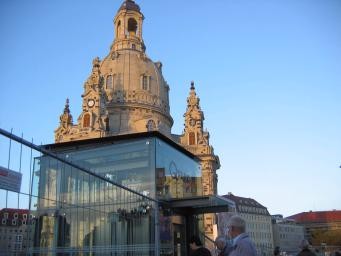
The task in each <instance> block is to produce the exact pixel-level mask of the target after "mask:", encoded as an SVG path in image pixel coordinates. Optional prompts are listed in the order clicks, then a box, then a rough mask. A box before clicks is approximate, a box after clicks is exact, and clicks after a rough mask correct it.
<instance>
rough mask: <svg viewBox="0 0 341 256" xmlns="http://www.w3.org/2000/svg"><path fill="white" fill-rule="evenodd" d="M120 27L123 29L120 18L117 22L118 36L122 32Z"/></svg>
mask: <svg viewBox="0 0 341 256" xmlns="http://www.w3.org/2000/svg"><path fill="white" fill-rule="evenodd" d="M120 29H121V21H120V20H119V21H118V23H117V27H116V38H117V37H118V35H119V34H120Z"/></svg>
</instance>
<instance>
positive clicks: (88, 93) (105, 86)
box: [55, 0, 173, 143]
mask: <svg viewBox="0 0 341 256" xmlns="http://www.w3.org/2000/svg"><path fill="white" fill-rule="evenodd" d="M143 19H144V16H143V14H142V13H141V12H140V7H139V6H138V5H137V4H136V3H135V2H134V1H132V0H126V1H124V2H123V4H122V5H121V7H120V8H119V10H118V12H117V14H116V16H115V18H114V41H113V43H112V45H111V47H110V51H109V54H108V55H107V56H106V57H105V58H104V59H103V60H100V59H99V58H98V57H97V58H95V59H94V60H93V65H92V66H93V67H92V72H91V74H90V76H89V78H88V79H87V80H86V82H85V83H84V93H83V95H82V98H83V105H82V113H81V114H80V115H79V117H78V119H77V124H75V125H73V124H69V126H68V128H67V129H63V127H62V126H61V125H62V124H61V125H60V126H59V127H58V128H57V129H56V131H55V142H56V143H58V142H65V141H72V140H82V139H89V138H98V137H105V136H113V135H120V134H129V133H138V132H146V131H151V130H156V131H159V132H161V133H163V134H164V135H166V136H168V137H170V136H171V128H172V125H173V119H172V117H171V115H170V109H169V98H168V95H169V86H168V84H167V82H166V81H165V79H164V78H163V75H162V63H161V62H153V61H152V60H150V59H149V58H148V56H147V55H146V53H145V50H146V47H145V44H144V42H143V38H142V25H143Z"/></svg>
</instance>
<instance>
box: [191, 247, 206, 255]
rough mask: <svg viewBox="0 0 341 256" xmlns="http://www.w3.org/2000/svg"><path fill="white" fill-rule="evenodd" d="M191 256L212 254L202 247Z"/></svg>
mask: <svg viewBox="0 0 341 256" xmlns="http://www.w3.org/2000/svg"><path fill="white" fill-rule="evenodd" d="M191 256H211V253H210V251H209V250H208V249H206V248H205V247H200V248H199V249H196V250H195V251H193V252H192V254H191Z"/></svg>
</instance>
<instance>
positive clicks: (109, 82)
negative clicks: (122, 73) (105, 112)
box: [106, 75, 113, 90]
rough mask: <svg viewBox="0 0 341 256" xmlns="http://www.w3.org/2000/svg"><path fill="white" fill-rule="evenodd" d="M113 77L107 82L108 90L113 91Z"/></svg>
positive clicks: (110, 76)
mask: <svg viewBox="0 0 341 256" xmlns="http://www.w3.org/2000/svg"><path fill="white" fill-rule="evenodd" d="M112 81H113V79H112V75H108V76H107V81H106V88H107V90H111V89H112V88H113V83H112Z"/></svg>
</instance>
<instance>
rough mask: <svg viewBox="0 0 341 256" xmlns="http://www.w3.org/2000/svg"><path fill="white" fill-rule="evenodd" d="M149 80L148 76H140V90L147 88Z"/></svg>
mask: <svg viewBox="0 0 341 256" xmlns="http://www.w3.org/2000/svg"><path fill="white" fill-rule="evenodd" d="M149 80H150V77H149V76H146V75H142V76H141V88H142V90H146V91H148V90H149Z"/></svg>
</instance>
